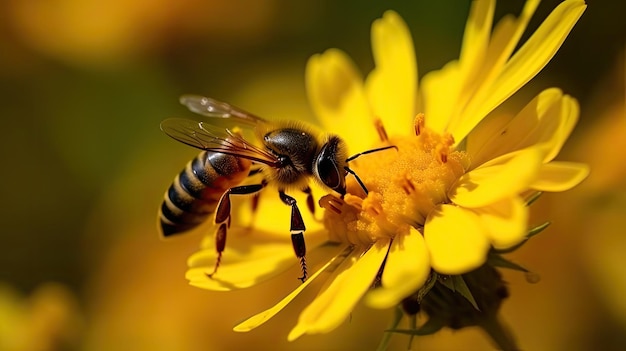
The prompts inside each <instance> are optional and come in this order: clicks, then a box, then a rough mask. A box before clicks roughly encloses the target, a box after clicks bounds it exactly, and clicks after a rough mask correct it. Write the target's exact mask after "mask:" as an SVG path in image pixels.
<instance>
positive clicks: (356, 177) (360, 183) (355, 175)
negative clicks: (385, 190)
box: [344, 166, 369, 195]
mask: <svg viewBox="0 0 626 351" xmlns="http://www.w3.org/2000/svg"><path fill="white" fill-rule="evenodd" d="M344 169H345V170H346V172H348V173H350V174H352V175H353V176H354V178H355V179H356V181H357V182H359V185H360V186H361V188H362V189H363V191H365V195H367V194H369V191H367V187H366V186H365V184H363V181H362V180H361V178H359V176H358V175H357V174H356V172H355V171H353V170H351V169H350V168H348V166H346V167H344Z"/></svg>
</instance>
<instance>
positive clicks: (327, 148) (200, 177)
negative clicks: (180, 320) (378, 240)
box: [159, 95, 395, 282]
mask: <svg viewBox="0 0 626 351" xmlns="http://www.w3.org/2000/svg"><path fill="white" fill-rule="evenodd" d="M180 102H181V103H182V104H183V105H185V106H186V107H187V108H188V109H189V110H191V111H192V112H195V113H198V114H201V115H203V116H206V117H210V118H212V119H214V121H216V122H217V119H224V120H227V121H228V122H229V123H232V124H233V125H240V126H242V127H245V126H247V127H251V128H253V129H254V132H255V134H256V136H257V138H258V139H259V141H260V143H261V145H262V146H256V145H255V144H253V143H251V142H249V141H247V140H246V139H244V138H243V137H242V135H241V134H239V133H236V132H233V131H232V130H229V129H227V128H223V127H218V126H215V125H211V124H207V123H204V122H201V121H194V120H191V119H183V118H170V119H166V120H164V121H163V122H162V123H161V129H162V130H163V131H164V132H165V133H166V134H167V135H169V136H170V137H172V138H174V139H176V140H178V141H180V142H182V143H184V144H187V145H189V146H192V147H195V148H197V149H200V150H202V152H200V154H199V155H198V156H196V157H195V158H194V159H193V160H191V161H190V162H189V163H188V164H187V166H186V167H185V169H184V170H183V171H182V172H180V174H178V175H177V176H176V178H175V179H174V182H173V183H172V184H171V185H170V187H169V189H168V190H167V191H166V192H165V196H164V200H163V203H162V205H161V208H160V211H159V220H160V231H161V233H162V235H163V236H165V237H167V236H171V235H175V234H179V233H183V232H186V231H189V230H191V229H193V228H195V227H196V226H198V225H199V224H200V223H203V222H204V221H205V220H206V219H207V218H208V217H209V216H210V215H212V214H214V224H215V226H216V227H217V230H216V235H215V247H216V251H217V260H216V262H215V266H214V268H213V272H212V273H210V274H209V273H207V276H208V277H209V278H212V277H213V275H214V274H215V273H216V272H217V270H218V268H219V265H220V261H221V258H222V253H223V251H224V249H225V246H226V236H227V231H228V228H229V227H230V222H231V199H230V197H231V195H243V194H258V193H259V192H260V191H261V190H263V189H264V188H266V187H267V186H268V185H274V186H275V187H276V188H277V189H278V196H279V197H280V199H281V201H282V202H283V203H284V204H285V205H288V206H290V207H291V223H290V233H291V241H292V244H293V249H294V252H295V255H296V257H297V258H298V259H299V261H300V266H301V269H302V276H301V277H299V278H298V279H300V280H301V281H302V282H304V281H305V280H306V279H307V267H306V245H305V240H304V232H305V230H306V227H305V224H304V220H303V219H302V215H301V214H300V209H299V208H298V204H297V202H296V200H295V199H294V198H293V197H291V196H289V195H288V194H287V192H288V191H294V190H300V191H304V193H305V194H307V207H308V210H309V211H311V212H314V210H315V203H314V199H313V194H312V192H311V188H310V187H309V185H308V184H309V181H310V180H311V179H313V180H314V181H317V182H318V183H319V184H320V185H321V186H322V187H324V188H326V189H328V190H331V191H335V192H337V193H338V194H339V195H340V196H342V197H343V195H345V193H346V176H347V175H348V173H350V174H352V175H353V176H354V177H355V179H356V180H357V182H358V183H359V184H360V186H361V188H362V189H363V191H364V192H365V193H366V194H367V188H366V186H365V184H363V182H362V181H361V179H360V178H359V177H358V176H357V174H356V173H355V172H354V171H353V170H352V169H350V168H349V167H348V163H349V162H350V161H352V160H354V159H356V158H357V157H359V156H361V155H364V154H368V153H372V152H376V151H382V150H386V149H389V148H395V146H386V147H381V148H377V149H372V150H368V151H365V152H361V153H358V154H356V155H354V156H351V157H347V155H348V151H347V150H348V149H347V145H346V143H345V142H344V141H343V139H341V138H340V137H339V136H337V135H333V134H326V133H321V132H318V131H316V130H315V128H313V127H312V126H309V125H306V124H305V123H303V122H297V121H282V122H274V121H272V122H270V121H268V120H266V119H263V118H261V117H259V116H256V115H254V114H252V113H249V112H246V111H244V110H242V109H240V108H237V107H234V106H232V105H229V104H227V103H225V102H221V101H218V100H214V99H211V98H208V97H203V96H196V95H184V96H182V97H181V99H180ZM258 173H260V174H261V175H262V180H261V181H260V182H259V183H258V184H250V185H241V184H242V183H243V181H244V180H245V179H246V178H247V177H249V176H251V175H254V174H258ZM253 207H254V206H253Z"/></svg>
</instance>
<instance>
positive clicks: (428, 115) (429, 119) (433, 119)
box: [421, 61, 461, 133]
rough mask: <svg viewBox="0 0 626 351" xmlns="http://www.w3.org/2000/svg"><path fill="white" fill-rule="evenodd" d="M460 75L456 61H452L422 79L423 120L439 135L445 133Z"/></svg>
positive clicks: (457, 90)
mask: <svg viewBox="0 0 626 351" xmlns="http://www.w3.org/2000/svg"><path fill="white" fill-rule="evenodd" d="M460 74H461V70H460V67H459V63H458V61H452V62H449V63H447V64H446V65H445V66H444V67H443V68H442V69H440V70H438V71H433V72H429V73H427V74H426V75H425V76H424V78H422V90H421V93H422V99H423V100H424V118H425V125H426V126H427V127H428V128H430V129H432V130H434V131H436V132H439V133H443V132H444V131H446V129H447V127H448V123H449V122H450V119H451V117H452V114H453V111H454V109H455V108H456V107H455V102H456V99H457V98H458V95H459V89H460V88H461V85H460V84H461V81H460Z"/></svg>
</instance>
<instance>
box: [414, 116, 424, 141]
mask: <svg viewBox="0 0 626 351" xmlns="http://www.w3.org/2000/svg"><path fill="white" fill-rule="evenodd" d="M424 120H425V118H424V114H423V113H418V114H417V116H415V120H414V122H413V123H414V125H415V135H418V136H419V135H420V134H422V130H423V129H424Z"/></svg>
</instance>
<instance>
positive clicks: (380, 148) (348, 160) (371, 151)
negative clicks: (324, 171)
mask: <svg viewBox="0 0 626 351" xmlns="http://www.w3.org/2000/svg"><path fill="white" fill-rule="evenodd" d="M391 148H394V149H396V150H398V147H397V146H395V145H390V146H384V147H379V148H377V149H371V150H367V151H363V152H359V153H358V154H356V155H352V156H350V157H348V158H347V159H346V162H350V161H353V160H355V159H356V158H358V157H359V156H361V155H367V154H371V153H373V152H378V151H383V150H387V149H391ZM353 174H354V173H353Z"/></svg>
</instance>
